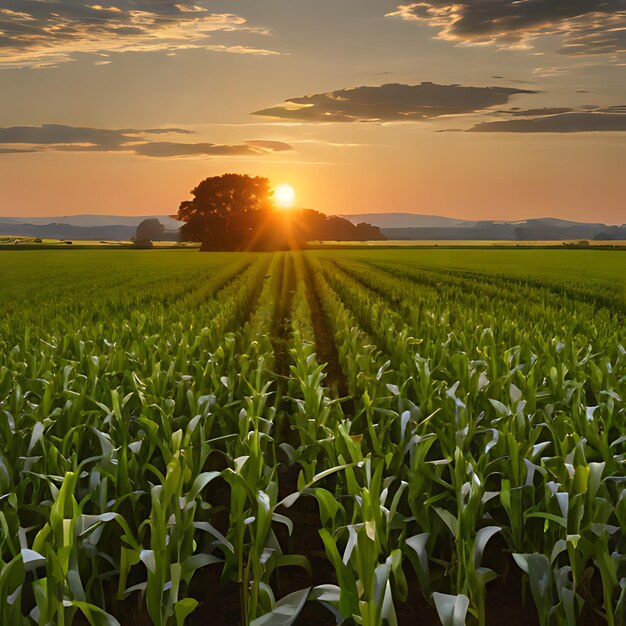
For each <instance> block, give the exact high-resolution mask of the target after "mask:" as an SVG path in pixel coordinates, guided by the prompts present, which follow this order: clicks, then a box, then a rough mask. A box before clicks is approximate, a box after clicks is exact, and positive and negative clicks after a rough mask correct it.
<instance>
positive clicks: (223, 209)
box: [176, 174, 273, 250]
mask: <svg viewBox="0 0 626 626" xmlns="http://www.w3.org/2000/svg"><path fill="white" fill-rule="evenodd" d="M191 193H192V195H193V199H192V200H186V201H184V202H182V203H181V205H180V208H179V209H178V215H177V216H176V217H177V219H179V220H181V221H182V222H184V224H183V225H182V227H181V229H180V230H181V234H182V238H183V239H184V240H187V241H201V242H202V248H201V249H205V250H243V249H246V248H253V247H255V235H258V233H259V232H260V230H262V226H263V222H264V221H266V220H267V219H268V218H269V217H270V215H271V213H272V210H273V205H272V200H271V188H270V182H269V180H267V178H263V177H261V176H255V177H251V176H247V175H242V174H223V175H222V176H211V177H210V178H205V179H204V180H203V181H202V182H201V183H200V184H199V185H198V186H197V187H196V188H195V189H194V190H193V191H192V192H191Z"/></svg>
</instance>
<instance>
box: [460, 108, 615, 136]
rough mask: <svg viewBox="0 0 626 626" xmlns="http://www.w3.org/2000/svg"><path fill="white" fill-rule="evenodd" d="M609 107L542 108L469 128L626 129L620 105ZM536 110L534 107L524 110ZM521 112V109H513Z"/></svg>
mask: <svg viewBox="0 0 626 626" xmlns="http://www.w3.org/2000/svg"><path fill="white" fill-rule="evenodd" d="M614 111H615V112H613V111H609V110H607V109H604V110H596V111H574V110H568V111H567V112H564V113H556V114H553V115H550V114H545V113H543V112H540V113H539V114H538V115H531V116H530V117H525V118H520V117H513V118H511V119H506V120H494V121H491V122H481V123H480V124H476V125H475V126H473V127H472V128H470V129H468V132H483V133H587V132H624V131H626V113H623V112H620V110H619V109H615V110H614ZM524 113H531V114H532V113H533V111H528V112H522V114H524ZM513 115H514V116H515V115H517V112H515V113H513Z"/></svg>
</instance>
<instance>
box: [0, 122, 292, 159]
mask: <svg viewBox="0 0 626 626" xmlns="http://www.w3.org/2000/svg"><path fill="white" fill-rule="evenodd" d="M192 132H193V131H190V130H186V129H182V128H148V129H144V130H140V129H133V128H125V129H119V130H112V129H104V128H85V127H78V126H65V125H61V124H44V125H42V126H11V127H7V128H0V153H4V154H8V153H24V152H127V153H131V154H136V155H139V156H149V157H162V158H173V157H184V156H261V155H267V154H272V153H275V152H285V151H288V150H292V149H293V148H292V146H290V145H289V144H288V143H285V142H282V141H271V140H263V139H257V140H252V141H245V142H243V143H239V144H234V145H228V144H213V143H206V142H202V143H180V142H173V141H152V140H150V135H163V134H166V135H187V134H192Z"/></svg>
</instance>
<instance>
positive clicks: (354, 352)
mask: <svg viewBox="0 0 626 626" xmlns="http://www.w3.org/2000/svg"><path fill="white" fill-rule="evenodd" d="M0 255H1V256H0V312H1V313H2V315H1V316H0V624H1V625H2V626H26V625H34V624H37V625H39V626H48V625H55V626H72V625H79V626H82V625H85V624H91V625H93V626H115V625H118V624H121V625H122V626H125V625H127V624H132V625H134V626H142V625H144V624H146V625H147V624H153V625H155V626H166V625H176V626H182V625H183V624H187V625H194V624H217V625H221V624H241V625H242V626H287V625H289V624H303V625H306V624H322V625H323V624H346V625H348V624H361V625H363V626H377V625H383V624H387V625H389V626H395V625H396V624H400V625H402V624H418V625H419V624H433V625H434V624H442V625H443V626H461V625H463V624H469V625H471V624H477V625H479V626H484V625H491V624H493V625H497V624H505V623H507V622H508V623H509V624H511V626H513V625H515V624H522V623H524V624H527V625H531V624H538V625H540V626H557V625H558V626H575V625H577V624H590V625H591V624H593V625H595V624H608V625H609V626H620V625H621V626H623V625H624V624H626V460H625V459H626V349H625V346H626V300H625V285H626V282H625V281H626V253H623V252H619V251H615V252H609V251H586V250H581V251H574V250H572V251H561V250H524V251H522V250H520V251H515V250H510V251H508V250H507V251H501V250H474V251H468V250H456V251H445V250H432V251H417V250H416V251H410V250H402V251H395V250H375V251H374V250H365V251H364V250H351V251H307V252H292V253H274V254H251V253H250V254H248V253H211V254H197V253H195V252H191V251H184V250H181V251H107V250H102V251H93V250H85V251H82V250H76V251H63V252H61V251H40V252H27V251H24V252H4V253H0Z"/></svg>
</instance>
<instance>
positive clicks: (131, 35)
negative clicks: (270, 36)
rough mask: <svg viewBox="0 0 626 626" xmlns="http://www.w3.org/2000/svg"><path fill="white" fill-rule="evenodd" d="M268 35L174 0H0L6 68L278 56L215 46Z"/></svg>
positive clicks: (0, 51)
mask: <svg viewBox="0 0 626 626" xmlns="http://www.w3.org/2000/svg"><path fill="white" fill-rule="evenodd" d="M234 31H238V32H242V33H255V34H267V30H265V29H261V28H255V27H252V26H250V25H248V24H247V22H246V20H245V19H244V18H243V17H240V16H238V15H234V14H232V13H211V12H210V11H209V10H208V9H206V8H205V7H203V6H199V5H197V4H193V3H175V2H173V1H171V0H111V2H106V3H102V4H96V3H93V4H91V3H90V2H89V1H88V0H87V1H86V2H85V1H81V0H55V1H45V2H44V1H42V0H0V67H3V66H4V67H50V66H56V65H58V64H60V63H65V62H67V61H70V60H72V58H73V55H75V54H76V53H92V54H106V53H111V52H154V51H165V52H170V53H171V52H175V51H178V50H185V49H193V48H202V49H207V50H215V51H220V52H230V53H235V54H261V55H269V54H277V53H276V52H274V51H272V50H267V49H265V48H257V47H254V46H244V45H232V46H225V45H221V44H215V43H212V42H211V36H212V35H213V34H214V33H217V32H234Z"/></svg>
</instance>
